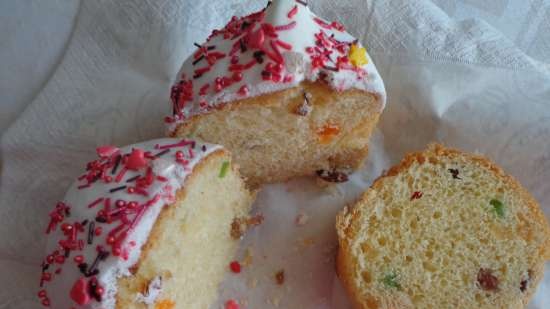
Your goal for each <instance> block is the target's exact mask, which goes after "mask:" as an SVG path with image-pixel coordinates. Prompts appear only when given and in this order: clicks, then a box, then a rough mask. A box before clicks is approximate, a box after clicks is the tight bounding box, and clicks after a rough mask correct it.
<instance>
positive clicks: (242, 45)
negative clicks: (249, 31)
mask: <svg viewBox="0 0 550 309" xmlns="http://www.w3.org/2000/svg"><path fill="white" fill-rule="evenodd" d="M239 45H240V47H241V53H244V52H246V44H245V43H244V41H243V40H242V39H241V40H239Z"/></svg>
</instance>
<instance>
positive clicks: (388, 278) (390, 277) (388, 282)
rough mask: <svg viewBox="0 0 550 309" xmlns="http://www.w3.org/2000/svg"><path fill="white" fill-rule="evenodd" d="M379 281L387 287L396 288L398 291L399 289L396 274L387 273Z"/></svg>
mask: <svg viewBox="0 0 550 309" xmlns="http://www.w3.org/2000/svg"><path fill="white" fill-rule="evenodd" d="M381 281H382V283H384V285H385V286H387V287H390V288H396V289H398V290H399V289H401V285H400V284H399V282H397V274H395V273H389V274H387V275H385V276H384V278H382V280H381Z"/></svg>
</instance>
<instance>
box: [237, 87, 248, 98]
mask: <svg viewBox="0 0 550 309" xmlns="http://www.w3.org/2000/svg"><path fill="white" fill-rule="evenodd" d="M238 93H239V94H240V95H242V96H247V95H248V87H247V86H246V85H243V86H242V87H241V88H240V89H239V92H238Z"/></svg>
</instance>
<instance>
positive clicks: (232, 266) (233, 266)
mask: <svg viewBox="0 0 550 309" xmlns="http://www.w3.org/2000/svg"><path fill="white" fill-rule="evenodd" d="M229 268H230V269H231V271H232V272H234V273H236V274H238V273H240V272H241V264H240V263H239V262H237V261H233V262H231V263H229Z"/></svg>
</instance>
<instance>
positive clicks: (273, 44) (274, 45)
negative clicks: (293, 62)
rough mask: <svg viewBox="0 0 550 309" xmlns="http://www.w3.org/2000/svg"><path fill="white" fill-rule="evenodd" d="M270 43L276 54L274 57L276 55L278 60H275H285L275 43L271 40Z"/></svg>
mask: <svg viewBox="0 0 550 309" xmlns="http://www.w3.org/2000/svg"><path fill="white" fill-rule="evenodd" d="M270 43H271V48H273V51H274V52H275V54H276V55H277V56H276V57H277V59H278V61H277V60H275V61H277V62H278V63H284V62H285V61H284V58H283V56H282V55H281V52H280V51H279V47H277V44H275V43H274V42H273V41H271V42H270Z"/></svg>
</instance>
